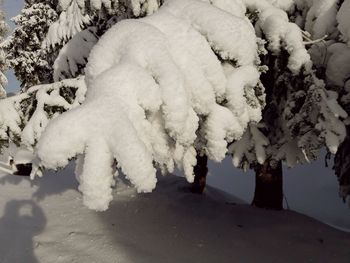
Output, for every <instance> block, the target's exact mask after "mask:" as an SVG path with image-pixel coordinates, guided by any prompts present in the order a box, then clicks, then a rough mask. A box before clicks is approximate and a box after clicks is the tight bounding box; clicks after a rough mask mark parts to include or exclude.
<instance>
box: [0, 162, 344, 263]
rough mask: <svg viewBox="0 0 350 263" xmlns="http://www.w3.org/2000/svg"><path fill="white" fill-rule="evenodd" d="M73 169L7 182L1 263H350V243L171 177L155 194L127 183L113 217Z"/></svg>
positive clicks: (313, 224) (1, 203) (300, 220)
mask: <svg viewBox="0 0 350 263" xmlns="http://www.w3.org/2000/svg"><path fill="white" fill-rule="evenodd" d="M73 173H74V172H73V166H71V165H70V166H68V167H67V168H66V169H65V170H63V171H61V172H59V174H57V175H55V174H52V173H47V176H45V177H43V178H41V179H40V180H38V179H36V180H34V181H30V180H29V179H28V178H25V177H18V176H13V175H6V174H1V175H0V184H1V192H0V262H26V263H36V262H43V263H53V262H55V263H59V262H75V263H80V262H82V263H83V262H84V263H85V262H89V263H90V262H91V263H93V262H96V263H111V262H116V263H135V262H142V263H158V262H159V263H161V262H162V263H163V262H167V263H179V262H181V263H187V262H188V263H193V262H201V263H207V262H208V263H213V262H220V263H221V262H222V263H225V262H276V263H277V262H287V263H288V262H334V263H337V262H344V263H348V260H349V258H350V250H349V247H350V234H349V233H345V232H341V231H338V230H335V229H332V228H330V227H329V226H326V225H324V224H322V223H319V222H317V221H315V220H313V219H310V218H308V217H306V216H303V215H301V214H298V213H295V212H291V211H280V212H275V211H268V210H264V209H257V208H253V207H250V206H248V205H245V204H242V203H241V201H240V200H238V199H237V198H234V197H233V196H229V195H228V194H225V193H224V192H221V191H219V190H217V189H215V188H212V187H208V188H207V189H206V191H205V194H204V195H202V196H201V195H195V194H191V193H189V192H188V190H186V186H188V185H187V183H186V182H185V180H184V179H183V178H180V177H174V176H167V177H161V178H160V180H159V184H160V187H158V188H157V189H156V190H155V191H154V192H153V193H152V194H137V193H136V190H135V189H133V188H130V187H129V186H128V183H127V182H126V181H123V180H120V181H118V183H117V190H114V191H113V195H114V197H115V198H114V201H113V202H112V204H111V207H110V209H109V210H108V211H106V212H99V213H97V212H94V211H91V210H89V209H87V208H86V207H84V206H82V205H81V198H82V197H81V194H80V193H78V192H77V191H76V190H75V189H76V187H77V182H76V181H75V179H74V175H73Z"/></svg>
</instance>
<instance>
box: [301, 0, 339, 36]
mask: <svg viewBox="0 0 350 263" xmlns="http://www.w3.org/2000/svg"><path fill="white" fill-rule="evenodd" d="M337 11H338V0H314V1H312V5H311V7H310V9H309V11H308V13H307V16H306V21H305V29H306V31H308V32H309V33H310V34H311V35H312V37H313V38H314V39H318V38H322V37H324V36H325V35H331V34H332V33H334V31H335V30H336V22H337V21H336V14H337Z"/></svg>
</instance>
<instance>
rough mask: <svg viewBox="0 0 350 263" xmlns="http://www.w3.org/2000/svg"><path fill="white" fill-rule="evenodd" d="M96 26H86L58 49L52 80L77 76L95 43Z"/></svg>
mask: <svg viewBox="0 0 350 263" xmlns="http://www.w3.org/2000/svg"><path fill="white" fill-rule="evenodd" d="M97 40H98V38H97V36H96V28H93V27H91V28H88V29H85V30H83V31H81V32H79V33H77V34H75V36H74V37H73V38H72V39H71V40H69V41H68V43H67V44H65V45H64V46H63V47H62V49H61V50H60V52H59V54H58V56H57V58H56V60H55V63H54V66H53V69H54V74H53V78H54V81H60V80H62V79H66V78H74V77H77V74H78V73H79V70H80V68H81V67H83V66H85V65H86V63H87V59H88V57H89V54H90V51H91V49H92V47H93V46H94V45H95V44H96V42H97Z"/></svg>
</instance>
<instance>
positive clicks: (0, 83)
mask: <svg viewBox="0 0 350 263" xmlns="http://www.w3.org/2000/svg"><path fill="white" fill-rule="evenodd" d="M1 4H2V1H0V7H1ZM7 31H8V26H7V24H6V22H5V14H4V12H3V11H1V10H0V43H2V42H3V41H4V38H5V35H6V33H7ZM6 68H7V66H6V54H5V51H4V49H3V48H1V47H0V98H3V97H5V96H6V90H5V86H6V84H7V78H6V76H5V74H4V72H5V70H6Z"/></svg>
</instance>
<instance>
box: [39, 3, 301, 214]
mask: <svg viewBox="0 0 350 263" xmlns="http://www.w3.org/2000/svg"><path fill="white" fill-rule="evenodd" d="M68 2H69V1H68ZM223 9H224V10H229V12H227V11H223ZM258 42H259V40H258V38H257V37H256V35H255V31H254V28H253V26H252V24H251V22H250V21H249V20H248V19H247V18H246V17H245V4H243V2H235V1H212V4H210V3H208V2H206V1H197V0H169V1H165V3H164V4H163V6H162V7H161V8H160V9H159V11H157V12H156V13H154V14H153V15H150V16H147V17H145V18H142V19H137V20H135V19H131V20H123V21H121V22H119V23H117V24H116V25H115V26H113V27H112V28H111V29H110V30H108V31H107V32H106V33H105V34H103V35H102V37H101V38H100V40H99V42H98V43H97V44H96V45H95V46H94V47H93V48H92V50H91V52H90V55H89V61H88V64H87V66H86V68H85V74H86V77H85V80H86V84H87V88H88V90H87V96H86V100H85V101H84V102H83V104H82V105H81V106H79V107H77V108H75V109H73V110H70V111H69V112H66V113H64V114H62V115H60V116H59V117H57V118H55V119H54V120H52V121H51V122H50V123H49V125H48V126H47V128H46V129H45V131H44V132H43V134H42V136H41V138H40V140H39V142H38V144H37V154H38V157H39V158H40V160H41V162H42V165H44V166H45V167H47V168H57V167H62V166H65V165H66V164H67V163H68V161H69V160H70V159H71V158H74V157H77V161H78V165H77V171H76V172H77V177H78V179H79V181H80V186H79V189H80V191H81V192H82V193H83V196H84V199H83V200H84V203H85V204H86V205H87V206H88V207H90V208H92V209H96V210H105V209H107V207H108V204H109V202H110V201H111V199H112V190H111V186H112V185H113V181H114V176H116V175H117V174H118V170H119V168H120V169H121V170H122V172H123V173H125V174H126V176H127V177H128V178H129V179H130V181H131V182H132V183H133V184H134V185H135V186H136V188H137V189H138V191H139V192H149V191H151V190H152V189H153V188H154V187H155V185H156V169H160V170H161V171H163V172H172V171H173V170H174V168H175V167H178V168H180V169H183V170H184V173H185V175H186V178H187V180H188V181H189V182H193V180H194V173H193V169H194V166H195V165H196V163H197V158H196V157H197V156H198V155H199V156H208V158H209V159H212V160H214V161H221V160H222V159H223V158H224V157H225V154H226V152H227V144H228V143H230V142H232V141H233V140H237V139H239V138H240V137H241V136H242V134H243V132H244V130H245V129H246V128H247V125H248V123H251V122H254V123H257V122H259V120H260V119H261V108H262V104H263V100H264V99H263V97H264V96H263V87H262V85H261V83H260V71H261V70H262V68H261V67H260V66H259V63H260V62H259V59H258V53H259V50H260V48H259V45H258V44H257V43H258ZM295 54H296V53H295ZM290 65H291V67H292V68H293V69H294V70H295V71H298V68H297V67H299V66H298V62H293V61H292V60H290ZM300 65H301V64H300ZM67 127H69V128H67ZM116 169H117V170H116Z"/></svg>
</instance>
